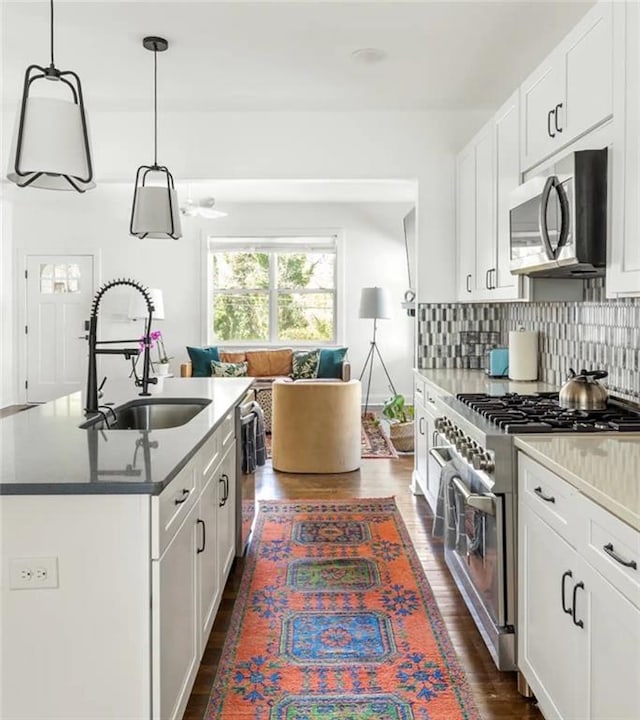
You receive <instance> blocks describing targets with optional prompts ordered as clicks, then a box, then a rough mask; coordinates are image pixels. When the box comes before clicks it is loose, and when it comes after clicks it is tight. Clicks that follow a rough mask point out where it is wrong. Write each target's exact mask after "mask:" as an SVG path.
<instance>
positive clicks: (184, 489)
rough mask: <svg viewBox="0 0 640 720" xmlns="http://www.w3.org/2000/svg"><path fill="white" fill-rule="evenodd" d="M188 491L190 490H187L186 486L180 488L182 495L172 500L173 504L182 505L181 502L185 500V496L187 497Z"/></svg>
mask: <svg viewBox="0 0 640 720" xmlns="http://www.w3.org/2000/svg"><path fill="white" fill-rule="evenodd" d="M190 493H191V490H187V488H182V495H181V496H180V497H179V498H176V499H175V500H174V502H175V504H176V505H182V503H183V502H187V498H188V497H189V494H190Z"/></svg>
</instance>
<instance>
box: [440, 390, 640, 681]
mask: <svg viewBox="0 0 640 720" xmlns="http://www.w3.org/2000/svg"><path fill="white" fill-rule="evenodd" d="M437 407H438V410H439V412H440V414H441V417H440V418H439V419H438V420H437V421H436V424H435V428H436V430H435V432H434V437H433V438H432V444H433V447H432V448H431V450H430V456H431V460H430V462H432V463H437V465H439V466H440V468H441V480H442V483H443V493H444V510H445V513H444V514H445V518H444V528H445V531H444V545H445V561H446V563H447V566H448V568H449V570H450V572H451V574H452V576H453V578H454V580H455V582H456V584H457V586H458V589H459V590H460V592H461V594H462V595H463V597H464V599H465V602H466V604H467V606H468V608H469V610H470V612H471V615H472V616H473V619H474V620H475V622H476V625H477V626H478V629H479V630H480V633H481V634H482V637H483V638H484V641H485V643H486V644H487V647H488V649H489V652H490V653H491V656H492V657H493V660H494V662H495V663H496V666H497V668H498V669H499V670H515V669H516V652H515V649H516V641H515V632H516V627H515V625H516V577H517V572H516V558H517V552H516V537H517V529H516V507H517V497H516V493H517V477H516V455H515V449H514V446H513V436H514V435H515V434H519V433H554V432H562V433H589V432H595V433H598V432H609V433H611V432H629V431H633V432H635V431H640V412H636V411H634V410H632V409H630V408H628V407H626V406H624V405H622V404H619V403H615V402H610V403H609V404H608V406H607V408H606V409H604V410H594V411H583V410H567V409H565V408H562V407H560V404H559V402H558V395H557V394H553V393H539V394H536V395H515V394H507V395H501V396H491V395H485V394H475V393H474V394H462V395H458V396H457V397H456V398H452V397H445V398H439V399H438V400H437Z"/></svg>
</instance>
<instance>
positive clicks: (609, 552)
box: [602, 543, 638, 570]
mask: <svg viewBox="0 0 640 720" xmlns="http://www.w3.org/2000/svg"><path fill="white" fill-rule="evenodd" d="M602 549H603V550H604V551H605V552H606V553H607V555H609V556H610V557H612V558H613V559H614V560H615V561H616V562H618V563H620V565H624V566H625V567H628V568H631V569H632V570H637V569H638V563H637V562H636V561H635V560H625V559H624V558H622V557H620V555H618V553H617V552H616V551H615V550H614V549H613V543H607V544H606V545H603V546H602Z"/></svg>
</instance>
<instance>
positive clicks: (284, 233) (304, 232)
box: [202, 228, 344, 350]
mask: <svg viewBox="0 0 640 720" xmlns="http://www.w3.org/2000/svg"><path fill="white" fill-rule="evenodd" d="M234 238H237V240H238V243H237V244H235V245H234V243H233V240H234ZM252 238H255V239H256V241H257V242H256V244H258V243H259V241H265V240H267V239H269V238H273V239H274V240H276V239H277V238H304V239H305V240H306V239H309V240H311V242H309V244H308V245H309V247H308V250H309V251H310V252H313V251H316V252H320V251H322V250H326V249H327V248H326V245H325V246H324V247H323V246H322V245H318V246H317V247H315V248H314V246H313V242H312V240H313V238H322V239H326V238H333V240H334V248H335V266H334V288H333V290H329V291H328V292H332V293H333V296H334V303H333V327H334V337H333V340H331V341H329V342H324V343H320V342H318V341H314V340H291V341H285V340H277V339H274V338H271V337H270V338H269V339H268V340H256V341H250V340H242V341H239V342H233V341H219V340H217V339H216V338H214V336H213V323H212V322H211V317H210V316H211V310H212V308H213V298H214V288H213V274H212V272H211V262H212V253H213V252H214V249H217V250H219V249H220V245H219V244H218V245H217V247H216V244H217V243H220V241H221V240H225V241H228V244H227V249H228V250H229V251H233V250H236V251H237V250H242V249H246V245H243V244H242V241H243V240H250V239H252ZM285 248H286V249H289V246H285ZM294 248H295V246H294V245H293V244H292V245H291V248H290V249H294ZM280 249H282V248H280ZM277 251H278V245H277V244H276V243H274V246H273V249H270V250H269V252H277ZM342 253H343V232H342V230H341V229H338V228H314V229H313V230H309V229H290V228H289V229H286V230H273V229H270V230H267V231H265V232H255V231H252V232H250V233H242V234H241V233H221V234H220V235H217V236H216V235H212V234H207V235H204V234H203V263H202V265H203V273H202V275H203V296H204V298H205V305H204V309H203V312H202V338H203V344H206V345H216V346H218V347H220V348H234V349H235V348H237V349H239V350H242V349H244V348H246V349H252V348H273V349H275V348H286V347H299V348H307V347H340V346H342V345H343V327H344V322H343V306H344V300H343V298H344V274H343V268H342V257H343V255H342ZM269 272H270V284H269V288H268V289H267V290H266V293H267V294H268V296H269V327H270V329H271V328H275V327H276V322H275V320H276V318H275V316H276V314H277V302H272V295H274V294H277V293H278V289H277V288H276V287H275V282H276V278H275V273H276V263H275V262H271V263H270V268H269ZM287 292H301V293H317V292H322V290H309V289H306V288H301V289H299V290H298V289H295V290H291V289H289V290H287Z"/></svg>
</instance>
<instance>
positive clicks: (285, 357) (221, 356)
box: [180, 346, 351, 432]
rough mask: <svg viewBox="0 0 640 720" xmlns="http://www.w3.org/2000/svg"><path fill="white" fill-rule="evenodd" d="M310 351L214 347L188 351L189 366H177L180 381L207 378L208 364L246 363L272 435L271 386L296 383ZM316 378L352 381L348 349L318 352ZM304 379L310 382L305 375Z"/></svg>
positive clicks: (186, 363) (193, 348)
mask: <svg viewBox="0 0 640 720" xmlns="http://www.w3.org/2000/svg"><path fill="white" fill-rule="evenodd" d="M312 350H313V348H308V349H305V350H293V349H292V348H274V349H256V350H237V351H236V350H227V349H224V350H223V349H221V348H218V347H216V346H208V347H201V348H198V347H187V352H188V354H189V362H184V363H182V364H181V365H180V377H209V376H211V375H212V372H211V363H212V362H215V363H225V364H227V363H232V364H240V363H246V375H247V376H249V377H253V378H255V382H254V386H253V388H254V392H255V398H256V400H257V402H258V404H259V405H260V407H261V408H262V412H263V413H264V423H265V430H266V432H271V418H272V405H273V400H272V387H271V386H272V384H273V382H274V380H276V379H282V378H287V379H294V380H295V379H297V375H296V370H297V369H299V368H297V367H296V362H295V361H296V359H297V358H298V357H299V356H302V355H304V354H309V352H310V351H312ZM318 350H319V353H320V354H319V359H318V365H317V374H316V376H314V377H317V379H318V380H321V381H323V382H324V381H331V380H342V381H345V382H347V381H349V380H350V379H351V364H350V363H349V361H348V360H347V359H346V353H347V348H344V347H342V348H318ZM305 379H309V376H308V375H305Z"/></svg>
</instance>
